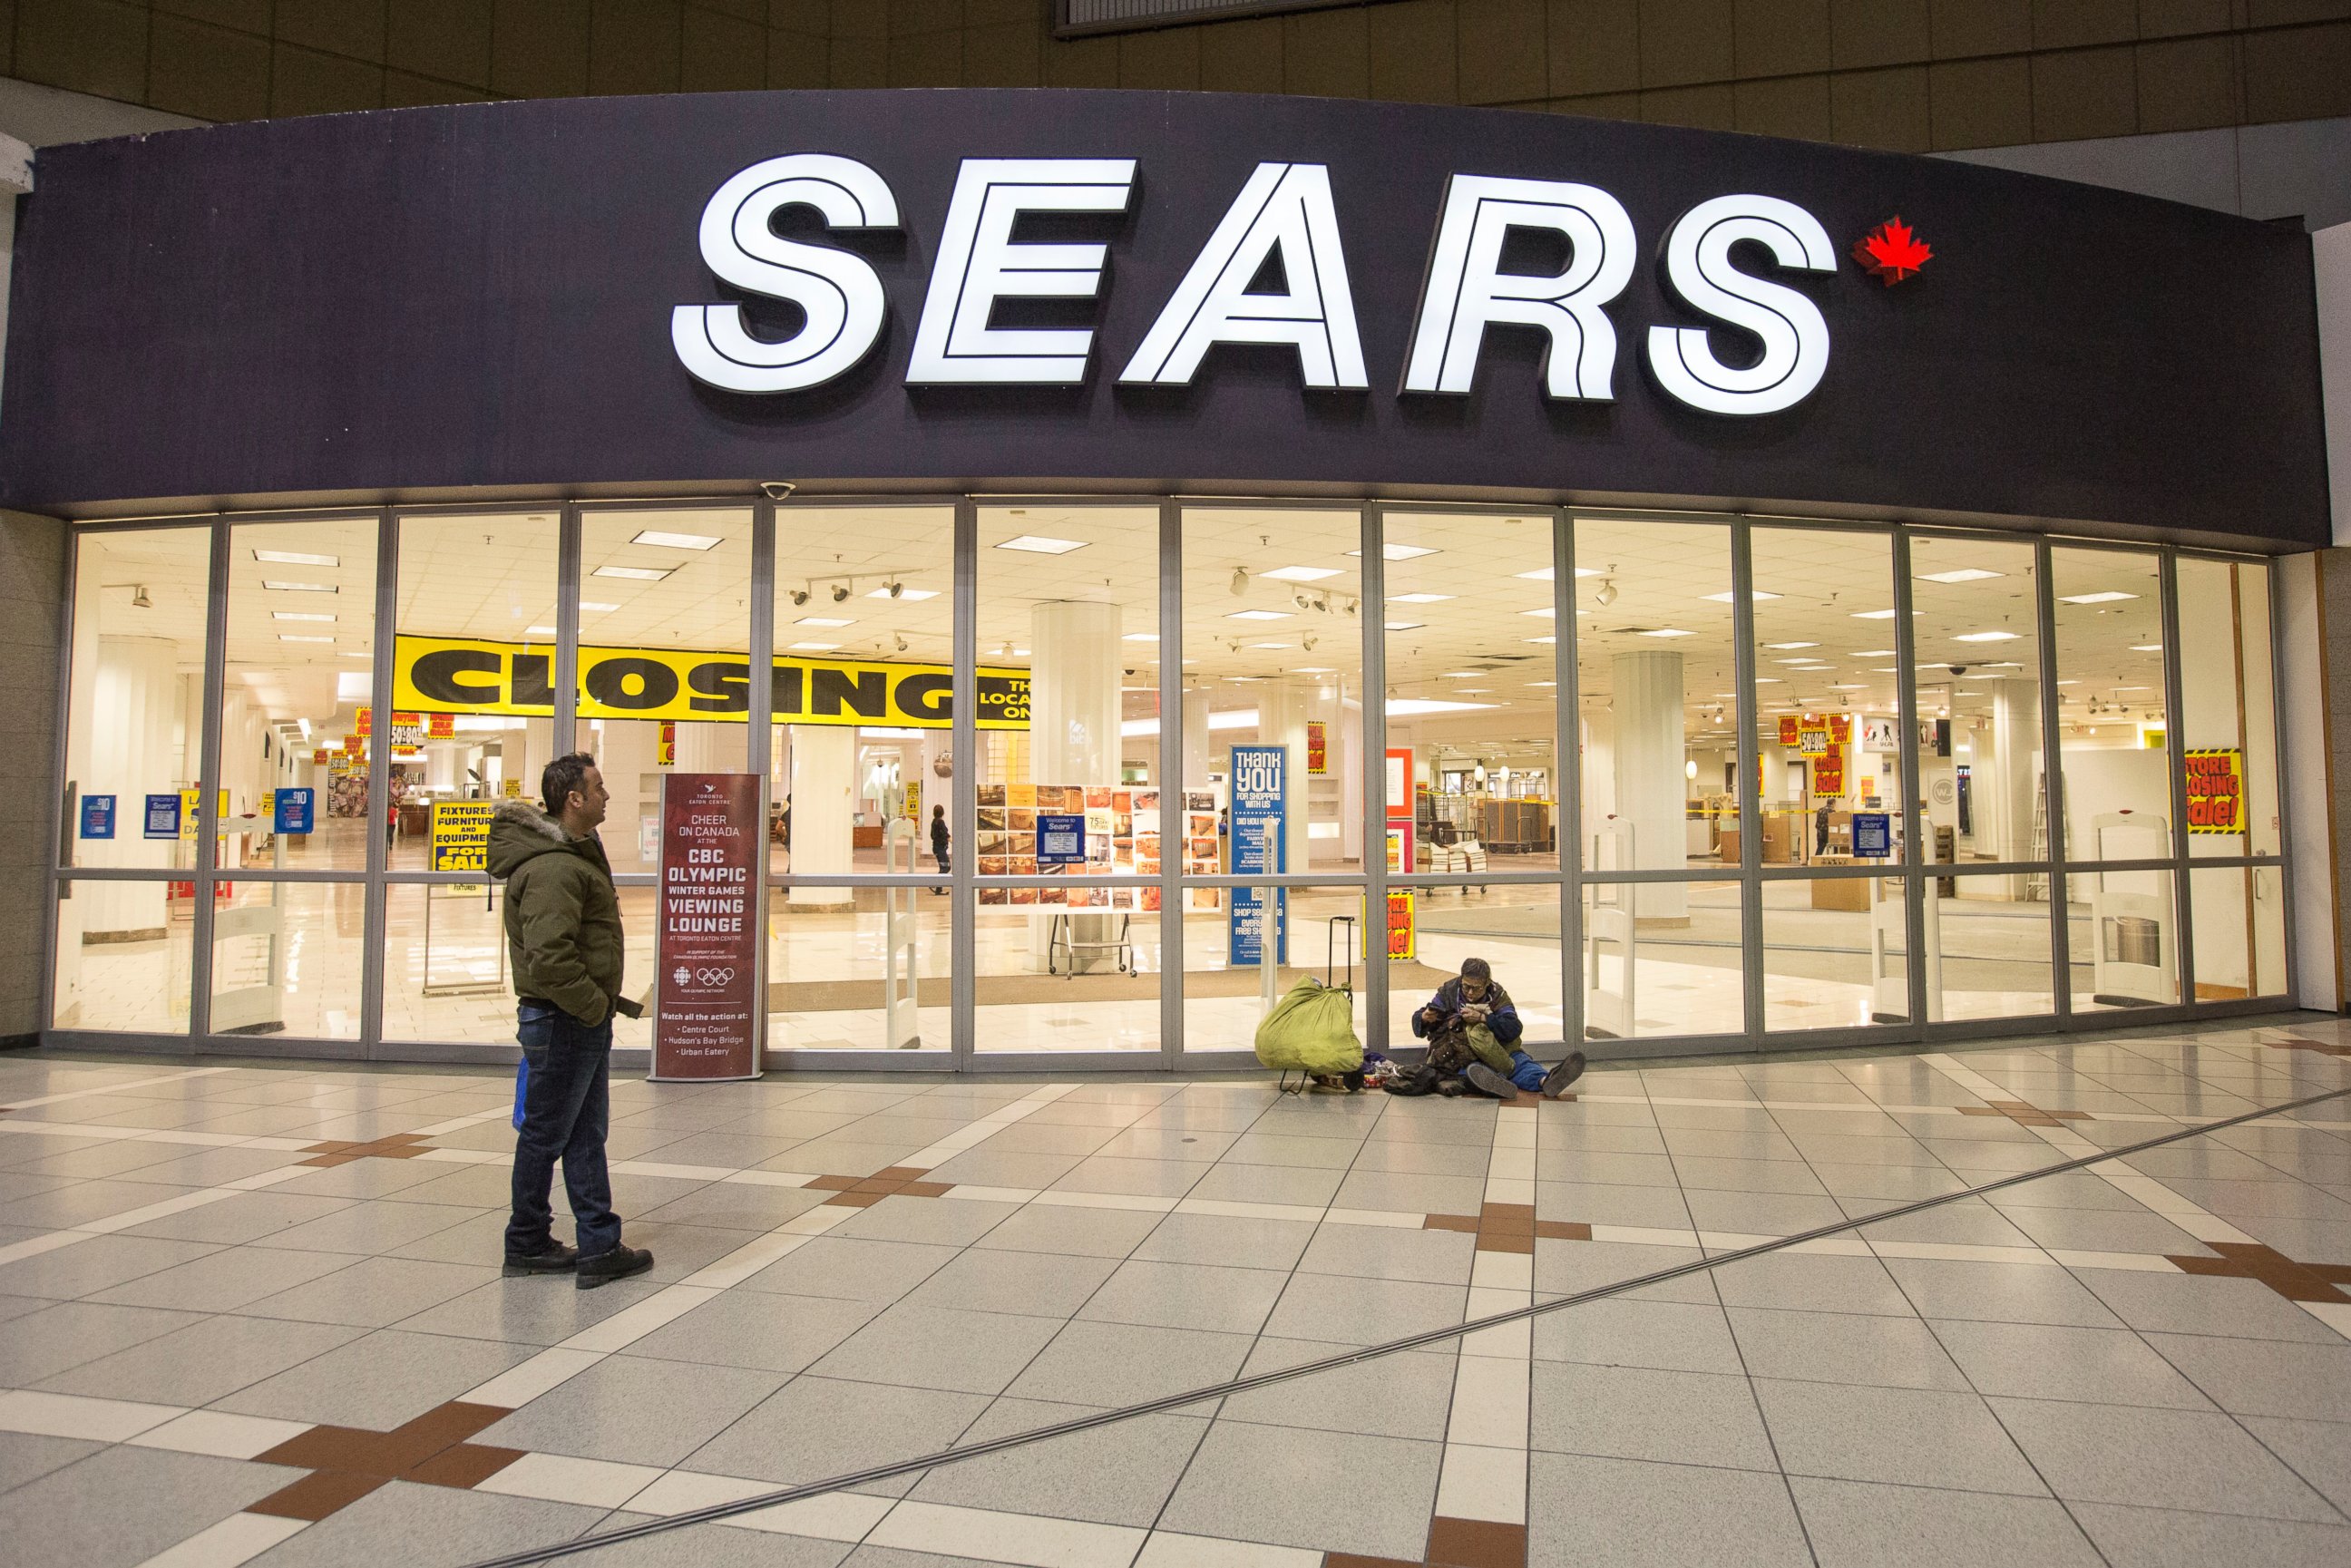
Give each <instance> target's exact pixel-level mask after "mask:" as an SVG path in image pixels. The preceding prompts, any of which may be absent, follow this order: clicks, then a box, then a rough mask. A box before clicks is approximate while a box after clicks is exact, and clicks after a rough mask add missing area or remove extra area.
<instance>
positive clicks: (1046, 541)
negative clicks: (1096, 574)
mask: <svg viewBox="0 0 2351 1568" xmlns="http://www.w3.org/2000/svg"><path fill="white" fill-rule="evenodd" d="M996 548H997V549H1017V550H1026V551H1028V552H1029V554H1030V555H1067V554H1069V553H1070V552H1071V550H1073V549H1085V548H1086V541H1085V540H1083V539H1057V538H1048V537H1046V536H1045V535H1043V534H1017V535H1015V536H1014V537H1012V538H1008V539H1006V540H1005V541H1004V542H1003V543H1002V544H1000V545H998V546H997V547H996Z"/></svg>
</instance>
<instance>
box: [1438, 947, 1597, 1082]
mask: <svg viewBox="0 0 2351 1568" xmlns="http://www.w3.org/2000/svg"><path fill="white" fill-rule="evenodd" d="M1412 1032H1413V1033H1414V1035H1416V1037H1418V1038H1419V1039H1422V1040H1426V1041H1428V1060H1427V1061H1426V1064H1425V1066H1424V1067H1423V1068H1422V1070H1421V1073H1420V1074H1418V1075H1416V1076H1418V1077H1420V1078H1421V1079H1422V1081H1423V1082H1422V1084H1421V1086H1419V1087H1417V1088H1416V1089H1414V1090H1409V1091H1407V1092H1418V1093H1423V1094H1426V1093H1427V1092H1429V1091H1430V1090H1431V1089H1434V1090H1435V1091H1436V1092H1438V1093H1441V1094H1458V1093H1460V1092H1462V1086H1463V1085H1465V1084H1466V1085H1468V1087H1470V1088H1473V1089H1475V1090H1477V1091H1479V1092H1480V1093H1485V1094H1491V1095H1493V1096H1494V1097H1495V1098H1497V1099H1500V1100H1509V1099H1513V1098H1516V1096H1517V1094H1518V1092H1520V1091H1521V1090H1523V1091H1525V1092H1528V1093H1530V1094H1541V1095H1542V1096H1543V1097H1544V1098H1545V1099H1548V1100H1555V1099H1557V1098H1559V1096H1560V1095H1561V1094H1562V1093H1564V1092H1566V1090H1567V1086H1568V1085H1569V1084H1571V1083H1573V1082H1575V1081H1576V1080H1577V1079H1578V1078H1580V1077H1582V1076H1583V1052H1582V1051H1570V1052H1568V1054H1567V1060H1566V1061H1562V1062H1561V1063H1560V1064H1559V1065H1558V1066H1556V1067H1553V1068H1551V1069H1550V1070H1548V1071H1546V1070H1545V1069H1544V1067H1543V1064H1542V1063H1541V1062H1540V1061H1536V1060H1535V1059H1534V1058H1533V1057H1531V1056H1529V1055H1528V1054H1527V1053H1526V1052H1525V1051H1520V1049H1519V1048H1518V1041H1519V1037H1520V1035H1522V1034H1523V1033H1525V1032H1526V1026H1525V1025H1524V1024H1522V1023H1521V1022H1520V1021H1519V1009H1517V1008H1516V1007H1514V1006H1512V1005H1511V1002H1510V992H1508V991H1506V990H1504V989H1502V988H1501V987H1499V986H1498V985H1496V984H1495V983H1494V971H1493V968H1492V967H1491V966H1489V964H1488V963H1487V962H1486V960H1485V959H1483V958H1465V959H1463V960H1462V961H1461V973H1460V974H1459V975H1458V976H1457V977H1454V978H1452V979H1450V980H1447V981H1446V982H1445V983H1444V984H1443V985H1441V986H1439V987H1437V995H1435V996H1434V997H1431V998H1429V1000H1428V1005H1427V1006H1426V1007H1425V1008H1423V1009H1420V1010H1419V1011H1418V1012H1416V1013H1415V1014H1413V1015H1412Z"/></svg>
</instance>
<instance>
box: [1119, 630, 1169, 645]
mask: <svg viewBox="0 0 2351 1568" xmlns="http://www.w3.org/2000/svg"><path fill="white" fill-rule="evenodd" d="M1119 641H1120V642H1122V643H1156V642H1157V641H1159V633H1158V632H1128V633H1127V634H1126V635H1125V636H1123V637H1121V638H1120V639H1119Z"/></svg>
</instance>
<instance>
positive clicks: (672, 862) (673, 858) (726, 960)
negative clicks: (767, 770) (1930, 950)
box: [645, 773, 767, 1083]
mask: <svg viewBox="0 0 2351 1568" xmlns="http://www.w3.org/2000/svg"><path fill="white" fill-rule="evenodd" d="M760 784H761V779H760V778H759V776H758V774H756V773H669V774H664V775H663V777H662V781H661V786H662V787H661V852H660V855H659V857H658V860H657V865H658V867H659V875H660V879H661V880H660V885H659V886H658V887H657V888H656V889H655V892H654V905H653V919H654V927H653V929H654V940H653V990H652V992H651V1003H652V1005H651V1012H652V1021H653V1060H652V1065H651V1068H650V1070H649V1071H647V1072H646V1074H645V1076H646V1078H647V1079H648V1080H649V1081H650V1082H656V1083H660V1082H693V1083H707V1082H714V1081H716V1080H720V1079H730V1078H757V1077H758V1076H759V1071H760V1064H759V1023H760V1017H759V1006H758V1001H759V990H758V987H759V952H758V925H759V923H758V918H757V915H758V911H757V908H756V907H755V905H754V904H753V900H754V899H756V898H758V897H759V896H761V895H762V894H763V892H764V887H765V883H766V878H765V876H764V875H763V874H762V873H764V872H765V870H766V862H767V855H766V845H767V835H766V833H765V832H764V831H762V823H761V807H760V796H759V790H760Z"/></svg>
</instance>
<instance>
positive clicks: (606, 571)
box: [590, 566, 677, 582]
mask: <svg viewBox="0 0 2351 1568" xmlns="http://www.w3.org/2000/svg"><path fill="white" fill-rule="evenodd" d="M675 570H677V568H675V567H674V566H664V567H658V568H656V567H650V566H600V567H598V568H597V569H596V570H594V571H593V572H591V573H590V576H593V577H625V578H627V579H628V580H630V581H632V582H659V581H660V580H662V579H663V578H664V577H667V576H668V575H669V574H670V573H671V572H673V571H675Z"/></svg>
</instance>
